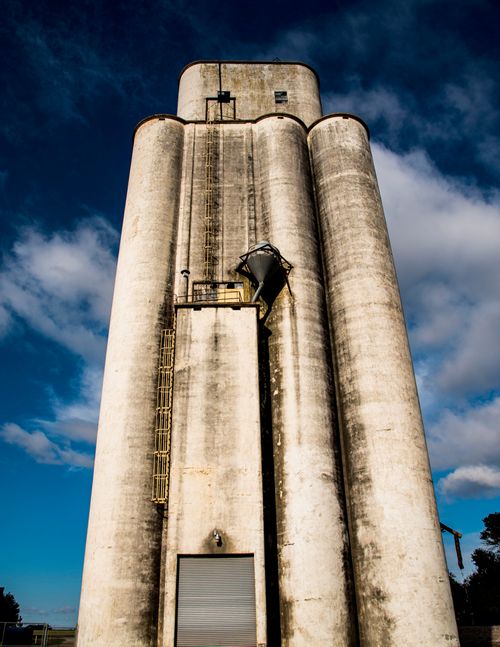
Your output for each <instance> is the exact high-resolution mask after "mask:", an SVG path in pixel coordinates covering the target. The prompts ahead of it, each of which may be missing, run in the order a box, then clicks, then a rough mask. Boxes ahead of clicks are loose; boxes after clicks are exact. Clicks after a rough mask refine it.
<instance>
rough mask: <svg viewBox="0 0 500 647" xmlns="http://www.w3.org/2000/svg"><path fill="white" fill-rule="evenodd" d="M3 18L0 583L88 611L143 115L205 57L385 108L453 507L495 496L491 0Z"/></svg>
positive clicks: (426, 407) (499, 302)
mask: <svg viewBox="0 0 500 647" xmlns="http://www.w3.org/2000/svg"><path fill="white" fill-rule="evenodd" d="M2 17H3V22H2V26H1V27H0V39H1V48H2V54H3V61H4V64H3V65H2V67H1V69H0V74H1V75H2V77H3V78H2V88H3V92H2V95H1V99H0V106H1V111H2V115H1V121H0V137H1V139H2V145H1V147H0V206H1V209H2V212H3V213H2V215H3V217H2V219H1V223H0V227H1V233H2V238H1V241H2V261H1V268H0V280H1V283H0V344H1V353H2V364H1V365H2V372H1V376H0V394H1V396H0V397H1V402H2V407H1V420H0V480H1V488H2V489H1V491H2V492H3V493H4V496H3V497H2V502H1V504H0V505H1V508H0V515H1V519H2V533H1V535H0V542H1V550H0V586H5V587H6V588H7V590H10V591H12V592H13V593H14V594H15V595H16V597H17V598H18V600H19V601H20V603H21V606H22V613H23V616H24V618H25V619H27V620H42V619H48V620H49V621H50V622H52V623H53V624H71V623H74V622H75V619H76V611H75V610H76V608H77V605H78V596H79V586H80V576H81V565H82V560H83V549H84V541H85V529H86V522H87V513H88V503H89V494H90V485H91V469H90V466H91V462H92V454H93V446H94V445H93V443H94V438H95V423H96V418H97V407H98V399H99V388H100V386H99V384H100V375H101V371H102V363H103V356H104V348H105V336H106V328H107V320H108V315H109V305H110V297H111V291H112V282H113V272H114V262H115V257H116V251H117V243H118V234H119V230H120V226H121V218H122V210H123V205H124V201H125V193H126V185H127V175H128V166H129V161H130V152H131V139H132V132H133V129H134V126H135V124H136V123H137V122H138V121H139V120H140V119H142V118H143V117H145V116H147V115H149V114H153V113H157V112H167V113H168V112H170V113H175V110H176V95H177V78H178V75H179V72H180V70H181V69H182V67H183V66H184V65H185V64H186V63H188V62H190V61H192V60H197V59H218V58H220V59H233V60H234V59H240V60H241V59H243V60H244V59H248V60H257V59H261V60H272V59H274V58H275V57H279V58H280V59H282V60H300V61H303V62H306V63H309V64H310V65H312V66H313V67H314V68H315V69H316V70H317V72H318V74H319V76H320V79H321V90H322V97H323V105H324V109H325V112H329V111H349V112H353V113H355V114H357V115H359V116H361V117H362V118H363V119H364V120H365V121H366V122H367V123H368V125H369V127H370V130H371V133H372V142H373V150H374V156H375V161H376V165H377V172H378V175H379V180H380V185H381V191H382V195H383V198H384V203H385V208H386V214H387V219H388V224H389V228H390V233H391V238H392V243H393V247H394V253H395V258H396V263H397V269H398V274H399V279H400V283H401V289H402V295H403V300H404V304H405V309H406V314H407V319H408V326H409V331H410V339H411V344H412V351H413V356H414V360H415V365H416V372H417V380H418V384H419V389H420V395H421V402H422V408H423V412H424V417H425V420H426V427H427V434H428V442H429V447H430V451H431V460H432V464H433V467H434V470H435V471H434V473H435V482H436V485H437V490H438V499H439V506H440V514H441V518H442V520H443V521H444V522H445V523H447V524H448V525H451V526H454V527H456V528H459V529H461V530H462V531H463V532H464V534H465V537H464V546H465V552H470V550H471V549H472V548H473V547H474V546H475V545H477V543H478V541H479V540H478V533H479V531H480V530H481V527H482V524H481V519H482V518H483V517H484V516H485V515H486V514H488V513H489V512H492V511H494V510H498V509H500V508H499V504H500V498H499V494H500V442H499V427H500V393H499V391H500V344H499V343H498V342H499V332H498V331H499V330H500V298H499V290H498V282H499V276H500V254H499V253H498V249H499V243H500V193H499V187H498V177H499V171H500V142H499V139H498V135H499V123H500V117H499V112H498V105H499V104H500V96H499V95H500V82H499V79H500V69H499V68H500V53H499V47H500V45H499V42H500V41H499V39H498V24H499V22H500V20H499V19H500V8H499V6H498V4H497V3H496V2H494V1H493V0H491V1H487V0H454V1H445V2H438V1H434V0H405V2H401V1H396V0H381V1H379V2H377V1H373V0H359V1H352V2H348V1H344V2H341V1H340V0H333V1H332V2H320V1H316V0H313V1H310V2H308V3H301V4H300V5H299V4H297V5H294V4H292V3H290V2H286V3H285V2H281V1H279V2H273V3H261V2H251V3H250V2H243V3H227V2H217V3H214V2H210V3H209V2H200V1H198V2H196V1H194V2H193V1H192V2H189V3H188V2H183V1H182V0H175V1H173V2H168V1H164V2H161V1H157V2H144V3H135V2H134V3H133V2H129V1H125V2H120V3H109V2H108V3H105V2H90V1H89V2H84V1H80V2H76V3H67V4H66V5H64V6H62V5H61V4H60V3H58V2H44V1H43V0H42V1H39V2H37V3H32V2H15V1H12V0H6V2H5V3H4V6H3V16H2Z"/></svg>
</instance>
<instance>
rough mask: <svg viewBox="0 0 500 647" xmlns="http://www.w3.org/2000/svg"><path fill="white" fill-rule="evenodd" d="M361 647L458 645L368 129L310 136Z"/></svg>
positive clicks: (326, 130) (351, 127) (341, 122)
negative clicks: (332, 349)
mask: <svg viewBox="0 0 500 647" xmlns="http://www.w3.org/2000/svg"><path fill="white" fill-rule="evenodd" d="M309 145H310V150H311V159H312V168H313V176H314V181H315V187H316V197H317V205H318V211H319V221H320V229H321V237H322V245H323V258H324V265H325V268H326V273H327V294H328V308H329V315H330V325H331V330H332V338H333V347H334V363H335V366H336V380H337V387H338V393H339V410H340V419H341V432H342V438H343V454H344V469H345V481H346V489H347V496H348V511H349V529H350V539H351V546H352V558H353V566H354V573H355V583H356V595H357V604H358V613H359V627H360V642H361V645H363V646H369V647H376V646H381V647H382V646H383V647H389V646H394V647H396V646H397V647H400V646H401V645H405V647H410V646H413V645H414V646H415V647H417V645H418V647H422V646H423V645H425V646H429V647H431V645H432V647H438V646H439V645H443V646H444V645H447V646H448V647H449V646H451V645H458V644H459V641H458V637H457V629H456V624H455V617H454V613H453V605H452V601H451V596H450V589H449V584H448V573H447V570H446V565H445V561H444V554H443V546H442V541H441V533H440V530H439V522H438V516H437V511H436V504H435V498H434V491H433V487H432V480H431V473H430V468H429V461H428V455H427V449H426V444H425V437H424V431H423V426H422V420H421V414H420V408H419V402H418V397H417V390H416V385H415V379H414V374H413V368H412V362H411V357H410V351H409V347H408V340H407V335H406V328H405V323H404V318H403V312H402V308H401V302H400V296H399V290H398V284H397V279H396V274H395V270H394V265H393V260H392V254H391V249H390V245H389V240H388V235H387V229H386V224H385V219H384V214H383V210H382V204H381V200H380V195H379V190H378V186H377V180H376V176H375V171H374V168H373V162H372V157H371V152H370V147H369V142H368V135H367V132H366V129H365V127H364V126H363V125H362V123H360V122H359V121H358V120H356V118H349V117H347V116H344V115H333V116H331V117H329V118H326V119H323V120H322V121H320V122H318V123H317V124H316V125H315V126H314V127H313V128H312V130H311V132H310V134H309Z"/></svg>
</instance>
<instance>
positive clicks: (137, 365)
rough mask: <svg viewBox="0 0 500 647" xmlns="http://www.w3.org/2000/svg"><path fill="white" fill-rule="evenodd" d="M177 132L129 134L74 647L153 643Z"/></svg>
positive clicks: (168, 124) (158, 126) (163, 127)
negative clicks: (159, 421) (158, 417)
mask: <svg viewBox="0 0 500 647" xmlns="http://www.w3.org/2000/svg"><path fill="white" fill-rule="evenodd" d="M182 147H183V125H182V123H180V121H179V120H175V119H165V118H162V119H157V118H155V119H152V120H149V121H146V122H145V123H143V124H142V125H141V127H140V128H139V129H138V131H137V133H136V136H135V143H134V151H133V156H132V164H131V171H130V180H129V188H128V194H127V203H126V207H125V215H124V222H123V231H122V238H121V244H120V254H119V259H118V268H117V274H116V283H115V291H114V296H113V308H112V314H111V323H110V330H109V340H108V349H107V354H106V367H105V372H104V384H103V391H102V400H101V412H100V417H99V431H98V438H97V448H96V461H95V469H94V482H93V487H92V501H91V510H90V518H89V527H88V534H87V547H86V553H85V565H84V573H83V583H82V594H81V602H80V614H79V629H78V647H87V646H88V647H90V646H91V645H92V646H93V647H123V645H134V646H135V647H150V646H152V645H154V644H156V615H157V606H158V579H159V575H158V571H159V563H160V545H161V522H162V515H161V514H159V511H158V510H157V509H156V508H155V506H154V505H153V504H152V503H151V478H152V458H153V450H154V420H155V407H156V384H157V366H158V353H159V340H160V330H161V328H162V327H163V326H164V325H165V311H166V309H167V308H168V307H171V299H172V283H173V272H174V269H173V268H174V262H175V244H176V228H177V224H176V221H177V212H178V206H179V204H178V203H179V169H180V167H181V163H182Z"/></svg>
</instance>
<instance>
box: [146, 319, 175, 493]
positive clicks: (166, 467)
mask: <svg viewBox="0 0 500 647" xmlns="http://www.w3.org/2000/svg"><path fill="white" fill-rule="evenodd" d="M174 354H175V322H174V327H173V328H166V329H164V330H162V332H161V342H160V361H159V365H158V390H157V401H156V424H155V450H154V454H153V492H152V496H151V499H152V501H153V502H154V503H158V504H161V503H166V502H167V501H168V479H169V471H170V434H171V429H172V397H173V381H174Z"/></svg>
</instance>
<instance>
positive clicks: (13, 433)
mask: <svg viewBox="0 0 500 647" xmlns="http://www.w3.org/2000/svg"><path fill="white" fill-rule="evenodd" d="M0 437H1V438H2V439H3V440H4V441H5V442H6V443H8V444H9V445H15V446H16V447H20V448H21V449H24V451H26V453H27V454H29V455H30V456H31V457H32V458H34V459H35V460H36V461H37V462H38V463H47V464H49V465H69V466H72V467H92V464H93V459H92V456H90V455H89V454H86V453H84V452H79V451H76V450H74V449H72V448H71V447H69V446H66V447H61V446H59V445H57V444H56V443H54V442H52V441H51V440H50V439H49V438H48V437H47V436H46V435H45V434H44V433H43V431H40V430H35V431H26V430H25V429H23V428H22V427H20V426H19V425H16V424H14V423H6V424H4V425H3V426H2V427H1V428H0Z"/></svg>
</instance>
